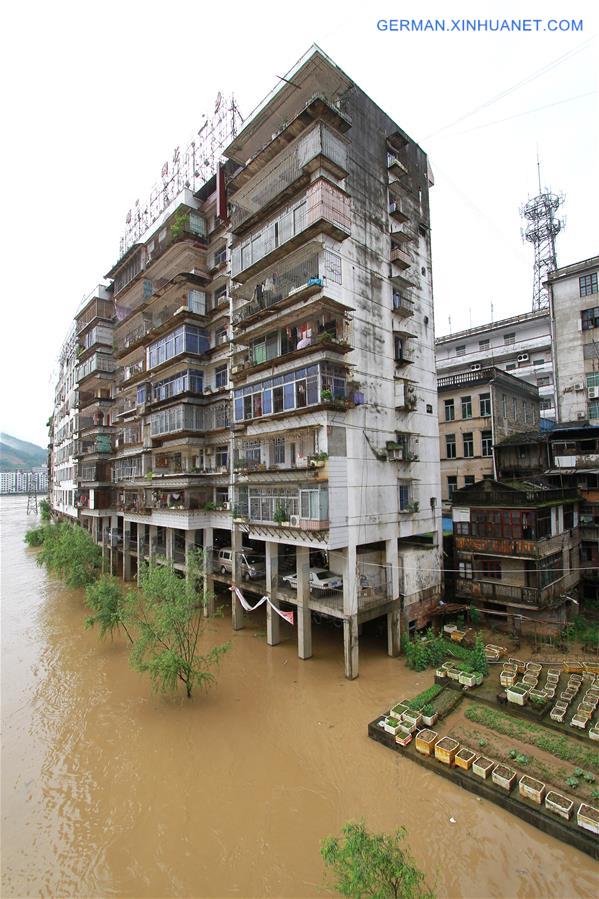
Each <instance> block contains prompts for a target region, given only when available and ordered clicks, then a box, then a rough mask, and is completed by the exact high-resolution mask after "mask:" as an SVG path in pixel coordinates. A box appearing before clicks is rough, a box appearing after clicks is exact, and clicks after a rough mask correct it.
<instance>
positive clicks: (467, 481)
mask: <svg viewBox="0 0 599 899" xmlns="http://www.w3.org/2000/svg"><path fill="white" fill-rule="evenodd" d="M475 481H476V479H475V477H474V475H473V474H467V475H464V487H474V484H475Z"/></svg>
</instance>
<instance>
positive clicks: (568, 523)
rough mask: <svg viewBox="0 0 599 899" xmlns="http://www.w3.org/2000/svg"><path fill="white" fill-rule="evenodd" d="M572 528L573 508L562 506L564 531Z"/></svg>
mask: <svg viewBox="0 0 599 899" xmlns="http://www.w3.org/2000/svg"><path fill="white" fill-rule="evenodd" d="M573 527H574V508H573V507H572V506H564V531H569V530H570V528H573Z"/></svg>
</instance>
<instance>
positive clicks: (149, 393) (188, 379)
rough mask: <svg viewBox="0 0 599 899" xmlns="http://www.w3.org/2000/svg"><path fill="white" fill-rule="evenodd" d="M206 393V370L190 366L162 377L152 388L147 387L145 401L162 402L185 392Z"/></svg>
mask: <svg viewBox="0 0 599 899" xmlns="http://www.w3.org/2000/svg"><path fill="white" fill-rule="evenodd" d="M203 393H204V372H203V371H202V370H200V369H195V368H188V369H185V370H184V371H180V372H177V373H176V374H174V375H170V376H169V377H168V378H161V379H160V380H159V381H155V382H154V383H153V384H152V385H151V388H150V385H148V386H147V387H146V395H145V397H144V398H143V401H144V402H146V403H160V402H163V401H164V400H170V399H172V398H173V397H176V396H182V395H184V394H189V395H192V396H193V395H195V396H202V395H203Z"/></svg>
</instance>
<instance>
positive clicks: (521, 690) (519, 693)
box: [506, 684, 528, 705]
mask: <svg viewBox="0 0 599 899" xmlns="http://www.w3.org/2000/svg"><path fill="white" fill-rule="evenodd" d="M506 693H507V701H508V702H513V703H515V704H516V705H524V703H525V702H526V697H527V695H528V690H527V689H526V687H523V686H521V685H520V684H516V685H515V686H514V687H508V689H507V690H506Z"/></svg>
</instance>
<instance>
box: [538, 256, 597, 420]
mask: <svg viewBox="0 0 599 899" xmlns="http://www.w3.org/2000/svg"><path fill="white" fill-rule="evenodd" d="M598 278H599V256H593V257H592V258H591V259H585V260H583V261H582V262H576V263H574V264H573V265H566V266H564V267H562V268H558V269H556V270H555V271H553V272H550V273H549V275H548V276H547V287H548V290H549V295H550V302H551V309H552V314H553V320H554V329H553V330H554V335H553V337H554V358H555V371H556V387H557V391H556V392H557V402H558V410H557V411H558V421H560V422H561V423H568V422H577V421H591V422H595V423H598V422H599V285H598Z"/></svg>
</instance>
